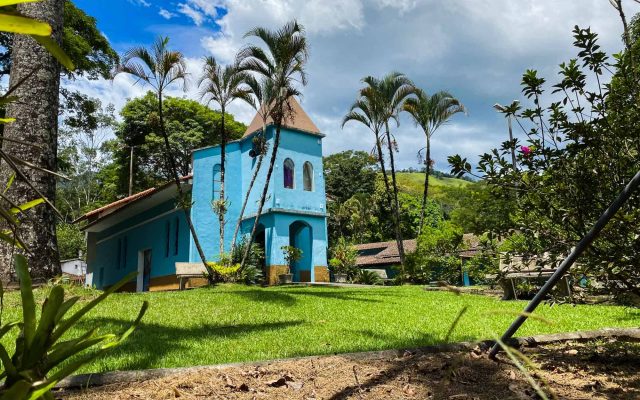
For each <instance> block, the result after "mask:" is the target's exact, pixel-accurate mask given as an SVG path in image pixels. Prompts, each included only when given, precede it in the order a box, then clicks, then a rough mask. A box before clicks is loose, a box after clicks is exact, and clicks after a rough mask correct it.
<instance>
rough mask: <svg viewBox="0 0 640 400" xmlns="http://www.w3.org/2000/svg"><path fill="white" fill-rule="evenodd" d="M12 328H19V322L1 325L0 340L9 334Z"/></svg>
mask: <svg viewBox="0 0 640 400" xmlns="http://www.w3.org/2000/svg"><path fill="white" fill-rule="evenodd" d="M14 326H20V322H18V321H15V322H10V323H8V324H6V325H3V326H2V328H0V338H2V337H3V336H4V335H6V334H7V332H9V331H10V330H11V329H13V327H14Z"/></svg>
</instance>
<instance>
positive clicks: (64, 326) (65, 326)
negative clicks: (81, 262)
mask: <svg viewBox="0 0 640 400" xmlns="http://www.w3.org/2000/svg"><path fill="white" fill-rule="evenodd" d="M136 275H138V271H133V272H131V273H129V274H127V275H126V276H125V277H124V278H122V279H121V280H120V281H119V282H118V283H116V284H115V285H113V286H111V287H110V288H108V289H107V290H105V291H104V292H103V293H102V294H101V295H100V296H98V297H96V298H95V299H93V300H91V302H89V303H88V304H87V305H86V306H84V307H82V308H81V309H80V310H78V311H77V312H76V313H75V314H73V315H72V316H71V317H69V318H67V319H65V320H63V321H62V322H61V323H60V325H59V326H58V329H56V330H55V331H54V332H53V336H52V341H51V343H55V342H56V341H57V340H58V339H60V337H62V335H64V333H65V332H66V331H67V330H69V328H71V327H72V326H73V325H74V324H75V323H76V322H78V320H79V319H80V318H82V316H84V315H85V314H86V313H88V312H89V311H91V309H93V308H94V307H95V306H97V305H98V304H100V302H101V301H102V300H104V299H105V298H106V297H107V296H109V295H110V294H111V293H113V292H115V291H116V290H118V289H120V288H121V287H122V286H124V285H125V284H126V283H127V282H129V281H130V280H132V279H133V278H135V277H136Z"/></svg>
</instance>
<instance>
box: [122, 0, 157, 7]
mask: <svg viewBox="0 0 640 400" xmlns="http://www.w3.org/2000/svg"><path fill="white" fill-rule="evenodd" d="M127 1H128V2H129V3H131V4H134V5H136V6H142V7H150V6H151V3H149V2H148V1H146V0H127Z"/></svg>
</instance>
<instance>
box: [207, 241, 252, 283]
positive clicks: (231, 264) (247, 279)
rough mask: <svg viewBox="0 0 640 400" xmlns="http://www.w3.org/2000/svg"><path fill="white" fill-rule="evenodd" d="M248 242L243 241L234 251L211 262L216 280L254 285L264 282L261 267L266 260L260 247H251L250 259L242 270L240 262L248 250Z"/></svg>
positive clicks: (209, 264) (210, 265) (209, 263)
mask: <svg viewBox="0 0 640 400" xmlns="http://www.w3.org/2000/svg"><path fill="white" fill-rule="evenodd" d="M246 246H247V244H246V241H244V240H243V241H242V242H240V243H239V244H238V246H236V248H235V249H233V251H231V252H230V253H228V254H222V255H221V256H220V260H219V261H217V262H214V261H209V262H207V265H208V266H209V267H210V268H211V270H212V271H213V273H214V274H215V276H216V280H219V281H222V282H226V283H245V284H247V285H254V284H258V283H261V282H262V281H263V280H264V276H263V274H262V269H261V265H262V262H263V260H264V251H263V250H262V249H261V248H260V246H256V245H253V246H251V251H250V252H249V257H248V259H247V263H246V265H245V267H244V268H240V262H241V261H242V256H243V254H244V249H245V248H246Z"/></svg>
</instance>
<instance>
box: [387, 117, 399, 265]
mask: <svg viewBox="0 0 640 400" xmlns="http://www.w3.org/2000/svg"><path fill="white" fill-rule="evenodd" d="M385 130H386V136H387V146H388V147H389V166H390V167H391V180H392V183H393V201H394V207H392V208H391V209H392V210H393V214H394V215H395V220H396V241H397V242H398V254H399V256H400V268H401V270H402V273H403V275H404V242H403V241H402V230H401V229H400V202H398V183H397V182H396V167H395V161H394V157H393V143H392V142H391V133H390V132H389V123H388V122H387V123H385ZM387 190H388V188H387Z"/></svg>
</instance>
